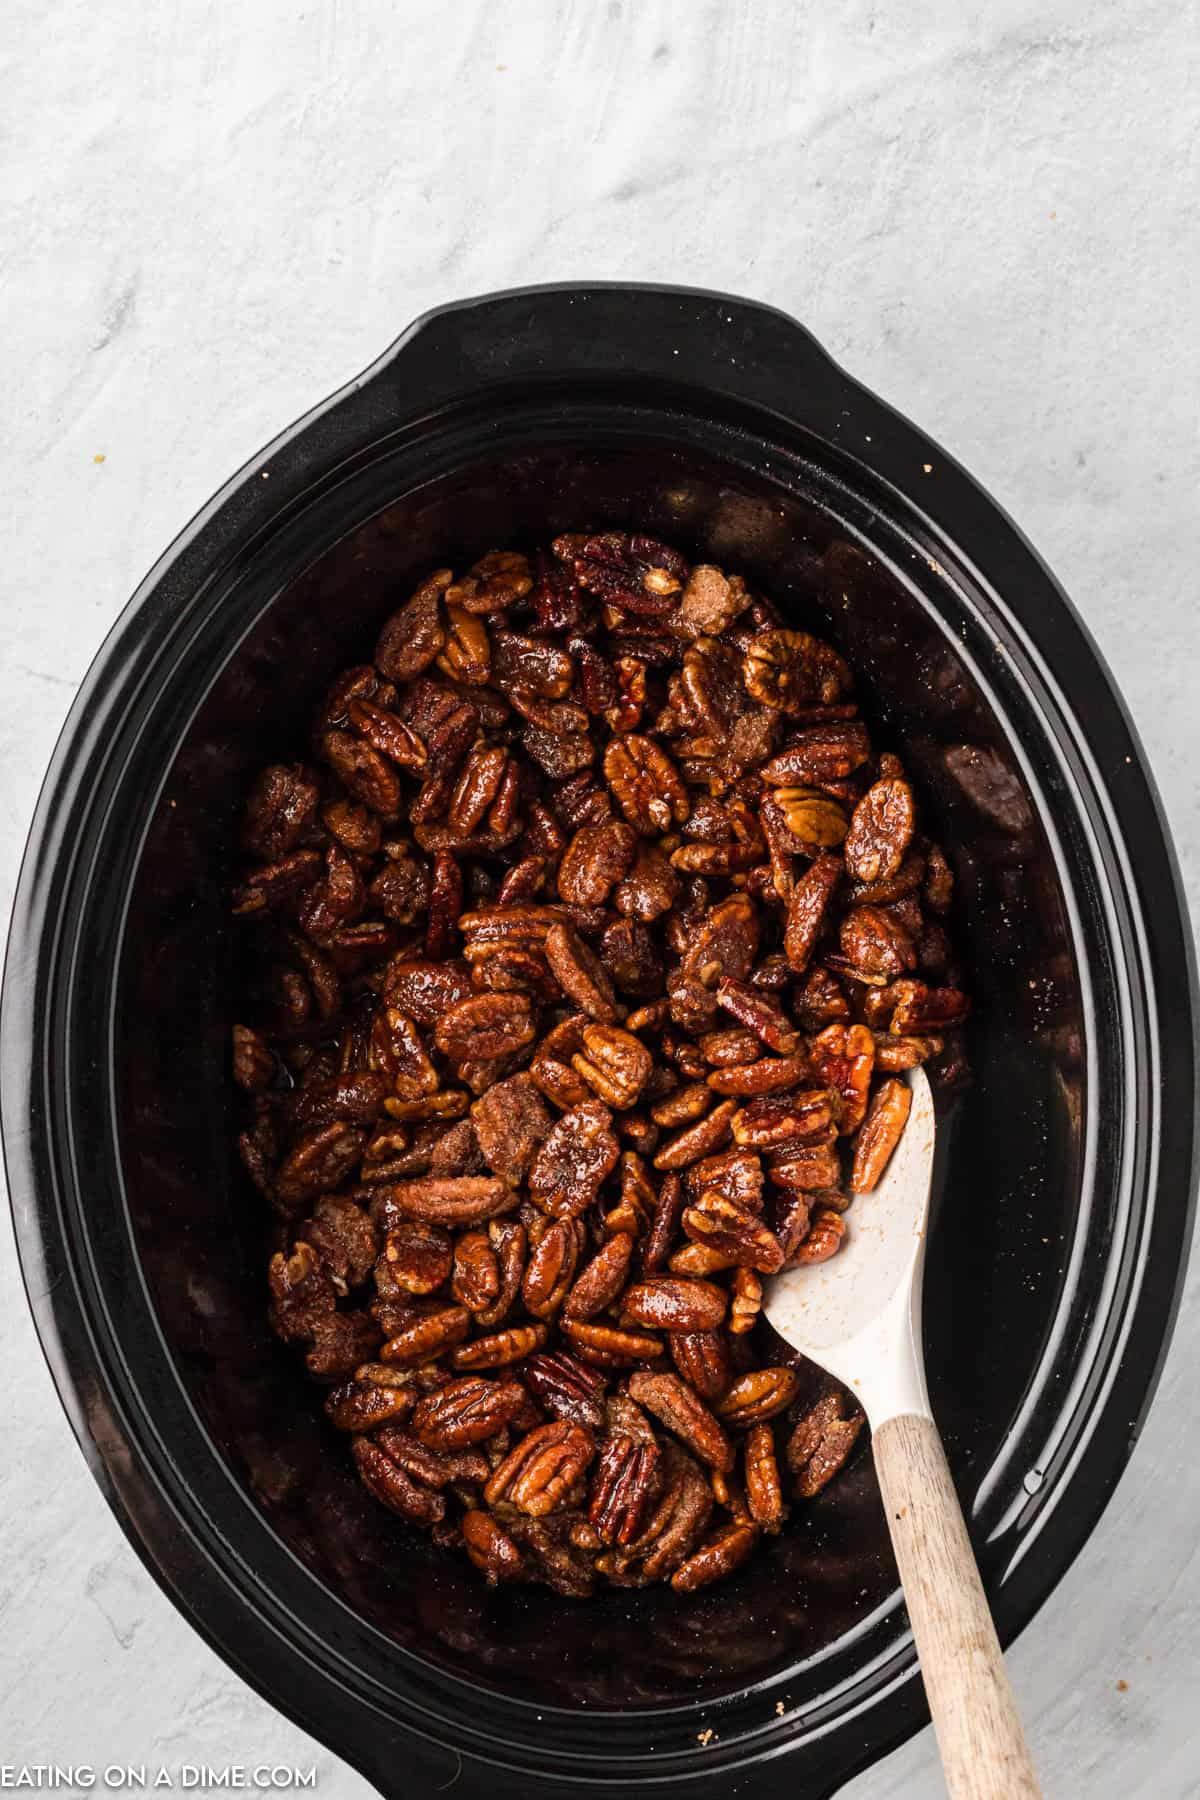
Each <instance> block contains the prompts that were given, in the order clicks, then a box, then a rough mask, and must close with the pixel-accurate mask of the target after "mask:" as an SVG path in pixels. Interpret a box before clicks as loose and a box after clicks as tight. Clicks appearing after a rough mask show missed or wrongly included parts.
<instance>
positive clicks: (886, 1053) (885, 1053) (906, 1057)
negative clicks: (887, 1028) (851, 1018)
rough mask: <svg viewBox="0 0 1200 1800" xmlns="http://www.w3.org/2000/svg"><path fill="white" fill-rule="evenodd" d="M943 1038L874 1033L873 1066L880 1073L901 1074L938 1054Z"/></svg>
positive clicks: (942, 1046)
mask: <svg viewBox="0 0 1200 1800" xmlns="http://www.w3.org/2000/svg"><path fill="white" fill-rule="evenodd" d="M944 1044H945V1040H944V1039H943V1038H940V1037H892V1036H890V1034H889V1033H887V1032H883V1031H877V1032H876V1033H875V1068H876V1070H877V1071H878V1072H879V1074H881V1075H903V1074H905V1073H906V1071H907V1070H909V1069H917V1068H920V1066H921V1064H922V1063H927V1062H928V1061H929V1059H930V1057H933V1056H939V1055H940V1054H941V1052H942V1050H943V1048H944Z"/></svg>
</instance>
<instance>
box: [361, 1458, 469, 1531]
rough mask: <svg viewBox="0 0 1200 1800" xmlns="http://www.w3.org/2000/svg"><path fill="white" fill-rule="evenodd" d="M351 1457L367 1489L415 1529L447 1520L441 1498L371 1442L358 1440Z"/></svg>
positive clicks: (444, 1505)
mask: <svg viewBox="0 0 1200 1800" xmlns="http://www.w3.org/2000/svg"><path fill="white" fill-rule="evenodd" d="M351 1454H352V1455H353V1457H354V1462H355V1466H356V1467H357V1469H358V1473H359V1477H360V1479H361V1481H362V1483H363V1485H364V1487H366V1488H367V1489H368V1491H369V1492H370V1493H372V1494H374V1496H375V1498H376V1499H377V1500H382V1502H383V1504H384V1505H385V1506H388V1507H390V1508H391V1510H392V1511H393V1512H398V1513H399V1514H400V1516H401V1518H403V1519H408V1520H410V1521H411V1522H412V1523H413V1524H414V1525H432V1524H433V1523H434V1522H435V1521H436V1520H438V1519H441V1518H443V1517H444V1516H445V1512H446V1502H445V1500H444V1499H443V1498H442V1496H441V1494H439V1493H436V1492H435V1491H434V1490H433V1489H431V1488H427V1487H424V1486H422V1484H421V1483H420V1482H416V1481H413V1480H412V1478H411V1476H409V1475H407V1474H405V1472H404V1470H403V1469H402V1468H401V1467H400V1464H399V1463H398V1462H395V1461H394V1460H393V1459H392V1457H390V1456H387V1455H385V1454H384V1452H383V1451H382V1450H381V1449H380V1448H379V1446H378V1444H373V1443H372V1442H371V1440H370V1438H367V1437H357V1438H355V1440H354V1442H353V1444H352V1445H351Z"/></svg>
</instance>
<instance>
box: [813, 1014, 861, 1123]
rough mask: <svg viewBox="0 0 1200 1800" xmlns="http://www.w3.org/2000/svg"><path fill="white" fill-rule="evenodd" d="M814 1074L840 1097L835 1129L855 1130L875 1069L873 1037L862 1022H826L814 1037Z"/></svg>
mask: <svg viewBox="0 0 1200 1800" xmlns="http://www.w3.org/2000/svg"><path fill="white" fill-rule="evenodd" d="M810 1054H811V1057H812V1069H813V1074H814V1075H815V1076H816V1077H817V1079H818V1081H823V1082H824V1083H825V1085H826V1087H829V1088H832V1089H833V1091H834V1092H835V1093H836V1094H837V1095H838V1097H839V1099H840V1100H841V1116H840V1118H839V1120H838V1130H839V1132H841V1133H842V1134H843V1136H848V1135H849V1133H850V1132H852V1131H857V1130H858V1127H859V1126H860V1125H861V1124H862V1122H863V1118H864V1117H865V1115H866V1110H867V1095H868V1093H869V1091H870V1087H871V1076H872V1074H873V1072H874V1068H875V1039H874V1038H873V1037H872V1035H871V1033H870V1032H869V1031H868V1030H867V1028H866V1026H865V1025H827V1026H826V1027H825V1029H824V1031H819V1032H818V1033H817V1035H816V1037H815V1038H814V1039H813V1042H812V1046H811V1051H810Z"/></svg>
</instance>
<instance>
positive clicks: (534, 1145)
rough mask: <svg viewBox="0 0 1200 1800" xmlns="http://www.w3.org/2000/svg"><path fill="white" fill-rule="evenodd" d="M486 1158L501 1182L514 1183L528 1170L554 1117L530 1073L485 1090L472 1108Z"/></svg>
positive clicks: (473, 1121) (513, 1077)
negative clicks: (551, 1115) (551, 1116)
mask: <svg viewBox="0 0 1200 1800" xmlns="http://www.w3.org/2000/svg"><path fill="white" fill-rule="evenodd" d="M471 1122H472V1124H473V1125H474V1127H475V1136H476V1139H477V1141H478V1144H479V1148H480V1151H481V1152H482V1155H483V1160H484V1161H485V1162H486V1164H487V1166H488V1168H489V1169H491V1170H492V1171H493V1173H494V1174H496V1175H498V1176H499V1178H500V1180H501V1181H506V1182H510V1183H512V1184H513V1185H515V1184H516V1183H517V1182H519V1181H522V1180H523V1179H524V1178H525V1176H526V1175H528V1173H529V1169H530V1165H531V1164H532V1162H533V1159H534V1157H535V1156H536V1154H537V1151H538V1147H539V1145H540V1144H541V1143H542V1142H543V1141H544V1139H545V1138H546V1137H547V1136H548V1135H549V1132H550V1128H551V1122H552V1121H551V1118H550V1113H549V1112H548V1110H547V1108H546V1105H545V1102H544V1101H543V1099H542V1097H541V1095H540V1093H539V1092H538V1090H537V1087H536V1085H535V1084H534V1081H533V1079H532V1077H531V1076H530V1075H527V1074H525V1073H521V1074H519V1075H510V1076H509V1078H508V1080H507V1081H497V1082H495V1083H494V1084H493V1085H492V1086H491V1087H489V1088H487V1089H485V1091H484V1092H483V1093H482V1094H481V1095H480V1097H479V1099H478V1100H476V1102H475V1104H474V1106H472V1108H471Z"/></svg>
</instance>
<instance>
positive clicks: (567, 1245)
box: [521, 1218, 583, 1319]
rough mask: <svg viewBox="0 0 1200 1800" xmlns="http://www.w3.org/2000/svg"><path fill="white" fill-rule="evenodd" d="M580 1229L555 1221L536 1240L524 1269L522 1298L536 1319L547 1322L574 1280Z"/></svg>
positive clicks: (576, 1224) (571, 1222)
mask: <svg viewBox="0 0 1200 1800" xmlns="http://www.w3.org/2000/svg"><path fill="white" fill-rule="evenodd" d="M582 1237H583V1227H582V1226H581V1225H580V1223H579V1221H578V1220H577V1219H569V1218H568V1219H555V1220H553V1221H552V1222H551V1223H550V1224H549V1225H548V1227H547V1229H546V1230H545V1231H544V1232H543V1233H542V1235H541V1236H540V1237H539V1238H537V1240H536V1242H535V1244H534V1247H533V1249H532V1250H531V1252H530V1256H529V1261H528V1262H527V1263H526V1265H525V1277H524V1280H523V1282H522V1284H521V1298H522V1299H523V1301H524V1302H525V1309H526V1311H527V1312H531V1313H532V1314H533V1316H534V1318H535V1319H550V1318H553V1317H554V1315H555V1313H557V1312H558V1311H559V1309H560V1308H561V1306H562V1303H563V1301H564V1300H565V1299H566V1296H567V1290H568V1289H569V1288H570V1286H571V1283H572V1281H573V1280H574V1279H575V1270H576V1267H577V1265H578V1262H579V1256H580V1252H581V1250H582V1248H583V1244H582Z"/></svg>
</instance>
